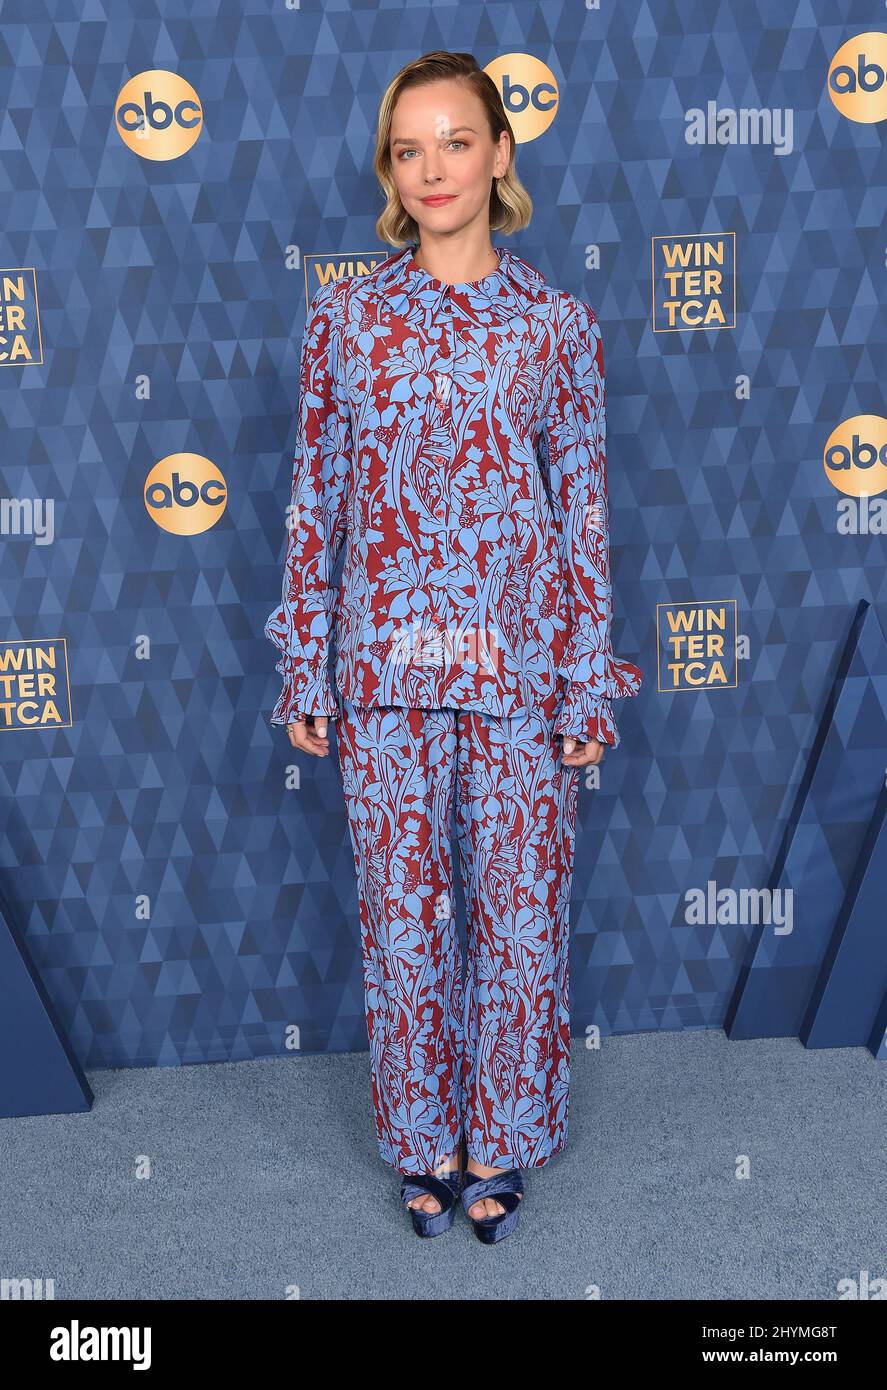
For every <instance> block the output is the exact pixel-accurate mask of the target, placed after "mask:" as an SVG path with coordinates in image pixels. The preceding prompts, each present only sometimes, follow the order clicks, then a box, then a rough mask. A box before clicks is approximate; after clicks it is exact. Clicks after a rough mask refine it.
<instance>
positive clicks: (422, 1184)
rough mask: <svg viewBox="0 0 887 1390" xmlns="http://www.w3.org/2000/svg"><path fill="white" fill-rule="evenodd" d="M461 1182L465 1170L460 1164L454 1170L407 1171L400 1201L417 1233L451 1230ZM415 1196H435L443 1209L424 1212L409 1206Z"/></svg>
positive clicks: (403, 1177)
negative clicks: (435, 1171)
mask: <svg viewBox="0 0 887 1390" xmlns="http://www.w3.org/2000/svg"><path fill="white" fill-rule="evenodd" d="M461 1185H462V1170H461V1168H459V1167H456V1168H454V1169H453V1171H452V1172H451V1173H441V1175H440V1177H437V1176H436V1175H435V1174H434V1173H404V1174H402V1177H401V1184H400V1200H401V1201H402V1202H403V1204H404V1206H405V1207H406V1208H407V1211H408V1212H409V1213H410V1216H411V1217H412V1219H413V1230H414V1231H415V1232H416V1235H417V1236H440V1235H443V1233H444V1231H448V1230H449V1229H450V1227H451V1226H452V1224H453V1219H454V1217H455V1215H456V1203H457V1202H458V1200H459V1189H460V1187H461ZM414 1197H433V1198H434V1199H435V1201H436V1202H437V1203H438V1205H439V1207H440V1211H422V1210H421V1208H416V1207H410V1206H407V1203H408V1202H412V1200H413V1198H414Z"/></svg>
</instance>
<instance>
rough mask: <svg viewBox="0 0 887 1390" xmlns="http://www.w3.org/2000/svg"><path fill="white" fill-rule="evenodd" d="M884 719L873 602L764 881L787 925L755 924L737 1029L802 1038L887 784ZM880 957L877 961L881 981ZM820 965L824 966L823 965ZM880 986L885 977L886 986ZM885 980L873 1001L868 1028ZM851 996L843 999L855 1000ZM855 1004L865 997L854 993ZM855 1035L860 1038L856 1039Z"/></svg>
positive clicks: (882, 665) (885, 645)
mask: <svg viewBox="0 0 887 1390" xmlns="http://www.w3.org/2000/svg"><path fill="white" fill-rule="evenodd" d="M885 728H887V641H885V638H884V632H883V630H882V628H881V625H880V623H879V622H878V619H877V615H876V614H875V612H874V610H873V609H872V607H871V605H870V604H867V603H861V604H860V605H859V607H858V609H857V612H856V614H855V615H854V621H853V623H852V625H851V630H850V634H849V636H848V639H847V643H846V645H845V648H844V651H843V653H842V656H841V661H840V663H839V666H838V671H837V674H836V677H835V683H834V688H833V690H832V694H831V697H830V699H829V701H828V703H827V705H826V708H825V710H824V712H823V715H822V719H821V722H820V728H819V733H818V735H817V739H816V742H815V744H814V747H813V750H812V752H811V755H810V761H809V764H808V768H807V772H806V774H805V777H804V780H803V783H802V785H801V788H800V790H799V794H798V805H797V808H796V810H795V811H794V812H793V813H792V816H791V817H790V819H789V824H788V827H787V830H786V836H785V841H784V845H783V847H782V849H781V850H780V854H779V857H778V859H777V863H776V865H775V866H774V872H773V875H772V880H771V882H770V884H768V887H772V888H773V889H775V890H778V892H779V894H780V896H781V898H782V899H783V900H787V899H790V900H791V903H792V908H791V913H790V914H788V915H786V914H783V919H784V921H785V922H786V923H787V924H788V925H789V926H790V930H787V931H785V930H783V929H781V928H779V927H777V928H774V926H773V925H771V924H770V923H762V924H761V925H760V926H758V927H756V928H755V937H754V945H753V949H752V952H751V958H750V960H749V961H748V963H747V965H745V966H744V967H743V970H742V971H741V973H740V978H739V982H738V984H737V988H736V997H735V1000H734V1002H733V1005H732V1006H731V1008H730V1010H729V1011H728V1017H727V1023H726V1031H727V1034H728V1036H729V1037H731V1038H773V1037H796V1036H798V1035H799V1034H801V1033H802V1031H803V1027H804V1021H805V1014H806V1012H807V1010H808V1009H809V1008H810V1007H811V1001H812V1000H813V1001H815V994H814V991H815V990H816V986H817V977H818V976H819V977H820V978H824V977H825V974H826V970H825V966H824V962H825V960H826V957H827V956H828V955H829V954H830V953H829V945H830V942H831V941H832V938H833V936H834V934H835V932H836V928H837V929H838V930H840V924H839V914H840V913H841V910H842V905H843V904H844V902H845V899H846V898H847V897H848V894H849V893H851V892H852V891H853V890H852V888H851V885H852V884H853V880H854V875H855V874H858V873H859V869H858V863H859V860H860V850H861V849H862V847H863V845H864V842H865V838H866V831H867V830H868V828H869V827H870V826H871V825H872V821H873V817H874V815H875V810H876V806H877V805H878V801H879V797H880V796H881V795H882V794H883V790H884V775H885V771H884V730H885ZM884 963H885V962H884V950H883V933H882V934H881V959H880V961H877V960H872V961H871V962H870V968H871V969H877V970H878V971H879V972H880V974H881V978H882V980H884V984H887V979H884V975H885V971H884ZM821 972H822V973H821ZM882 989H883V986H882ZM882 989H879V990H878V992H877V997H876V998H875V999H874V1000H873V1001H872V1003H871V1005H870V1008H869V1015H868V1020H866V1027H865V1029H864V1030H863V1035H865V1034H867V1032H868V1028H869V1027H870V1026H871V1021H872V1014H873V1012H874V1009H875V1007H876V1006H877V1003H878V1002H879V1000H880V996H881V993H882ZM852 1002H853V1001H851V1000H850V999H849V998H846V997H845V999H844V1007H845V1008H848V1007H851V1005H852ZM856 1002H857V1004H859V1003H860V1002H861V999H860V1000H857V1001H856ZM858 1041H859V1043H860V1044H861V1043H862V1041H863V1037H860V1038H859V1040H858Z"/></svg>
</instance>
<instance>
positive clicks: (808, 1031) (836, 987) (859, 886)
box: [799, 786, 887, 1047]
mask: <svg viewBox="0 0 887 1390" xmlns="http://www.w3.org/2000/svg"><path fill="white" fill-rule="evenodd" d="M885 904H887V787H885V786H882V787H881V794H880V796H879V797H878V802H877V805H876V807H875V813H874V815H873V816H872V821H871V825H870V826H869V828H868V831H867V832H866V837H865V840H864V842H863V845H862V849H861V850H860V854H859V859H858V861H857V864H856V868H855V869H854V871H853V877H852V879H851V882H850V886H849V888H848V890H847V896H846V898H845V900H844V902H843V903H842V905H841V911H840V913H839V916H838V921H837V923H836V924H835V930H834V933H833V936H832V940H831V941H830V942H829V947H828V951H827V952H826V954H825V957H824V959H823V962H822V967H821V969H820V972H819V979H818V980H817V982H816V986H815V988H814V990H813V994H812V996H811V999H810V1004H809V1006H808V1009H807V1013H806V1016H805V1018H804V1021H803V1023H802V1025H801V1030H800V1034H799V1036H800V1039H801V1042H802V1043H803V1044H804V1046H805V1047H865V1046H866V1045H867V1044H868V1040H869V1038H870V1037H871V1033H872V1028H873V1026H874V1023H875V1021H876V1020H877V1018H878V1015H879V1013H880V1008H881V1003H882V1001H883V1000H884V998H885V997H887V950H885V947H884V943H885V936H887V913H885Z"/></svg>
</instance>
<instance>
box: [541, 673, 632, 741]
mask: <svg viewBox="0 0 887 1390" xmlns="http://www.w3.org/2000/svg"><path fill="white" fill-rule="evenodd" d="M588 662H589V664H590V665H593V666H594V667H595V668H602V670H601V671H600V673H598V670H596V671H595V673H594V677H593V679H592V680H576V679H573V680H571V681H570V684H569V685H568V686H567V693H566V695H565V696H564V700H563V704H562V705H561V708H560V711H559V713H558V716H557V718H556V720H555V722H554V732H555V733H556V734H564V735H567V736H570V737H572V738H577V739H579V740H581V742H583V743H588V742H589V741H590V740H591V739H593V738H596V739H598V740H599V742H601V743H607V744H609V745H610V747H611V748H618V747H619V743H620V738H619V730H618V728H617V726H616V720H615V719H614V717H613V708H612V705H611V703H610V702H611V701H612V700H615V699H618V698H620V697H624V696H629V695H637V693H638V691H639V690H640V688H641V683H642V681H643V679H644V677H643V673H642V672H641V671H640V669H639V668H638V667H637V666H633V665H632V663H631V662H630V661H619V660H617V658H616V657H614V656H607V655H606V654H605V653H603V652H596V653H594V654H589V656H588Z"/></svg>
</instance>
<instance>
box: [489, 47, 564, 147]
mask: <svg viewBox="0 0 887 1390" xmlns="http://www.w3.org/2000/svg"><path fill="white" fill-rule="evenodd" d="M484 72H485V73H486V74H487V76H488V77H491V78H492V79H493V81H494V82H495V84H496V86H497V87H498V88H499V93H500V95H501V97H502V105H503V106H504V107H505V113H506V115H507V116H508V119H509V121H510V122H511V129H512V130H513V131H514V138H515V140H516V142H517V143H518V144H519V145H523V144H525V143H526V142H527V141H528V140H536V139H537V138H538V137H539V136H540V135H544V133H545V131H546V130H547V129H548V127H549V126H550V125H551V123H552V121H553V120H554V118H555V116H556V115H557V107H558V100H559V93H558V87H557V79H556V78H555V75H554V73H553V72H552V71H551V68H548V67H546V66H545V64H544V63H543V62H541V60H540V59H539V58H534V57H533V55H532V54H531V53H506V54H505V55H504V56H503V57H501V58H494V59H493V61H492V63H488V64H487V66H486V67H485V68H484Z"/></svg>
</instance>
